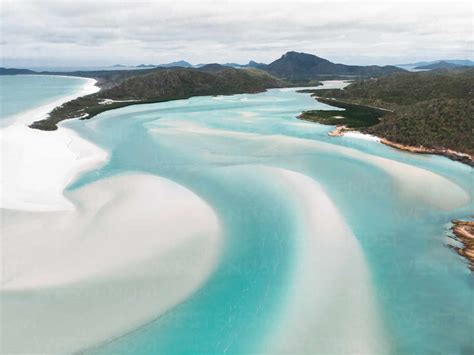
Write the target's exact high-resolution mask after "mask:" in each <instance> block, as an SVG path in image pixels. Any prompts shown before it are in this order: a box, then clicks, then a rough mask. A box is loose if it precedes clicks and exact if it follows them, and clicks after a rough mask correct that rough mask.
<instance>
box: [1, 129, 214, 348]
mask: <svg viewBox="0 0 474 355" xmlns="http://www.w3.org/2000/svg"><path fill="white" fill-rule="evenodd" d="M53 135H54V134H53ZM68 197H69V198H70V199H71V201H72V202H73V203H74V205H76V206H77V207H78V208H77V209H75V210H73V211H60V212H41V213H38V212H23V211H22V212H20V211H5V213H4V216H3V217H4V218H3V219H4V223H3V224H2V233H1V236H2V246H3V250H2V257H3V266H4V270H3V273H2V276H3V280H2V291H1V303H2V310H3V312H2V315H1V322H2V324H3V327H2V330H1V331H2V338H3V343H2V352H3V353H33V352H34V353H71V352H75V351H79V350H81V349H83V348H85V347H89V346H93V345H95V344H97V343H100V342H102V341H104V340H106V339H110V338H112V337H116V336H120V335H121V334H123V333H125V332H127V331H129V330H131V329H136V328H137V327H139V326H141V325H143V324H145V323H147V322H149V321H151V320H153V319H154V318H156V317H158V316H159V315H160V314H162V313H163V312H165V311H166V310H168V309H169V308H171V307H173V306H174V305H176V304H177V303H179V302H181V301H183V300H184V299H186V298H187V297H189V295H190V294H192V293H193V292H194V291H195V290H196V289H197V288H198V287H199V286H200V285H201V284H202V283H203V282H204V281H205V279H206V278H207V277H208V275H209V274H210V273H211V272H212V270H213V268H214V267H215V265H216V263H217V260H218V254H219V250H220V242H221V240H220V238H219V231H220V227H219V223H218V220H217V217H216V216H215V214H214V212H213V211H212V209H211V208H210V207H209V206H208V205H207V204H206V203H205V202H204V201H203V200H201V199H200V198H199V197H197V196H196V195H194V194H193V193H192V192H191V191H189V190H187V189H185V188H184V187H182V186H180V185H178V184H176V183H174V182H172V181H169V180H166V179H163V178H158V177H155V176H149V175H122V176H117V177H112V178H109V179H105V180H100V181H98V182H95V183H92V184H89V185H87V186H85V187H82V188H80V189H78V190H76V191H73V192H70V193H68ZM189 265H192V268H190V267H189Z"/></svg>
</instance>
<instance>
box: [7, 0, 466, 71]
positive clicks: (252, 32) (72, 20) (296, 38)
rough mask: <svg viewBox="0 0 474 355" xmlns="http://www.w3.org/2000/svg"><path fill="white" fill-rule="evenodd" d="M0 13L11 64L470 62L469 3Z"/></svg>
mask: <svg viewBox="0 0 474 355" xmlns="http://www.w3.org/2000/svg"><path fill="white" fill-rule="evenodd" d="M0 14H1V19H2V25H1V28H2V38H1V44H0V48H1V52H2V64H1V65H2V66H10V67H11V66H17V67H44V66H52V67H54V66H109V65H114V64H124V65H138V64H142V63H144V64H162V63H168V62H173V61H177V60H186V61H188V62H190V63H192V64H198V63H209V62H218V63H226V62H234V63H240V64H243V63H247V62H248V61H249V60H255V61H257V62H264V63H269V62H271V61H273V60H275V59H277V58H279V57H280V56H281V55H282V54H283V53H285V52H287V51H297V52H305V53H311V54H315V55H317V56H320V57H323V58H326V59H328V60H331V61H333V62H338V63H346V64H379V65H387V64H401V63H411V62H418V61H433V60H441V59H472V58H473V39H472V16H473V7H472V5H471V4H470V2H456V3H453V2H446V1H445V2H436V3H430V2H427V1H418V2H414V3H411V2H407V1H401V2H400V1H387V2H384V3H380V2H374V1H369V2H364V3H346V2H341V1H333V2H330V3H329V2H320V1H311V2H309V1H291V2H290V1H282V2H277V3H275V2H269V1H266V0H260V1H254V2H248V1H243V2H242V1H239V2H235V1H228V2H218V1H203V2H201V1H200V2H199V4H197V3H195V2H194V3H193V2H189V1H174V2H170V1H159V2H153V1H138V2H132V1H129V0H125V1H113V0H105V1H102V2H101V3H100V4H99V3H95V2H92V1H83V2H76V1H69V0H63V1H57V0H55V1H50V0H43V1H41V0H40V1H31V0H26V1H21V2H18V1H12V0H4V1H3V2H2V6H1V7H0Z"/></svg>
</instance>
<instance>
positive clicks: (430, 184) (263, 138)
mask: <svg viewBox="0 0 474 355" xmlns="http://www.w3.org/2000/svg"><path fill="white" fill-rule="evenodd" d="M163 121H164V122H163V125H162V123H161V121H160V123H159V124H157V125H154V126H151V128H150V131H151V132H152V133H154V134H155V135H156V136H157V137H159V139H160V144H166V142H167V140H170V144H174V143H173V142H174V137H175V136H176V135H179V136H180V137H181V138H183V135H187V140H188V142H189V144H192V145H193V147H194V148H193V149H194V151H197V150H199V149H201V150H202V154H206V155H207V156H209V154H212V155H213V156H214V157H215V159H216V162H226V163H232V159H231V156H230V155H229V148H228V141H227V140H226V139H227V138H228V139H234V138H235V139H238V140H239V142H242V140H244V139H245V140H247V141H248V142H249V143H250V144H252V145H254V148H253V151H254V152H255V153H254V158H256V159H260V158H264V159H269V158H271V157H272V156H278V157H280V158H283V157H284V156H285V155H286V156H293V155H298V154H302V153H307V152H308V150H309V149H314V150H315V151H317V152H319V153H325V152H326V153H338V154H340V155H343V156H346V157H348V158H350V159H356V160H358V161H361V162H363V163H368V164H371V165H373V166H375V167H377V168H378V169H381V170H382V171H384V172H385V173H386V174H388V175H389V177H390V178H391V179H392V181H393V182H394V185H395V187H396V192H397V193H398V194H401V195H403V196H404V197H406V198H408V199H411V200H413V201H414V202H416V203H420V202H422V203H425V204H427V205H429V206H430V207H436V208H439V209H441V210H449V209H452V208H456V207H460V206H464V205H466V204H467V203H468V202H469V201H470V196H469V194H468V192H467V191H465V190H463V189H462V188H461V187H460V186H458V185H457V184H455V183H454V182H452V181H451V180H449V179H447V178H445V177H444V176H441V175H439V174H436V173H434V172H432V171H429V170H426V169H422V168H419V167H416V166H413V165H410V164H406V163H402V162H399V161H396V160H391V159H387V158H383V157H380V156H377V155H372V154H368V153H364V152H361V151H359V150H357V149H353V148H348V147H343V146H340V145H336V144H331V143H326V142H321V141H315V140H310V139H304V138H296V137H289V136H284V135H263V134H256V133H246V132H235V131H231V130H224V129H213V128H208V127H204V126H202V125H199V124H198V123H196V122H188V121H182V122H179V123H177V122H171V121H169V122H166V121H165V120H163ZM203 136H206V137H207V139H208V140H209V139H214V138H213V137H215V140H213V141H212V145H213V146H214V147H219V146H222V152H220V150H219V149H218V148H215V149H213V151H212V153H211V152H209V141H203V139H202V137H203ZM175 149H176V148H175ZM183 149H186V148H185V147H184V148H183ZM223 153H225V154H223ZM234 154H235V155H234V157H235V159H234V160H235V161H240V158H239V156H240V155H241V153H240V152H239V148H238V146H236V148H235V152H234Z"/></svg>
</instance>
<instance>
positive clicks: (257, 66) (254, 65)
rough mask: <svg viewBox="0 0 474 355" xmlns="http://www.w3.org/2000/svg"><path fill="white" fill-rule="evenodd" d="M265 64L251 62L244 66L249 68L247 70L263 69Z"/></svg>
mask: <svg viewBox="0 0 474 355" xmlns="http://www.w3.org/2000/svg"><path fill="white" fill-rule="evenodd" d="M265 66H266V64H264V63H257V62H255V61H253V60H251V61H250V62H248V64H247V65H246V67H249V68H263V67H265Z"/></svg>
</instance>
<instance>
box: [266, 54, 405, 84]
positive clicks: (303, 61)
mask: <svg viewBox="0 0 474 355" xmlns="http://www.w3.org/2000/svg"><path fill="white" fill-rule="evenodd" d="M259 68H261V69H263V70H265V71H267V72H269V73H270V74H272V75H274V76H276V77H279V78H282V79H285V80H291V81H307V80H311V79H320V80H321V79H325V78H333V77H352V78H354V77H378V76H382V75H388V74H392V73H399V72H405V70H404V69H401V68H398V67H395V66H390V65H388V66H378V65H369V66H360V65H346V64H337V63H333V62H330V61H329V60H327V59H324V58H320V57H318V56H315V55H312V54H307V53H298V52H288V53H285V54H284V55H283V56H281V58H279V59H277V60H275V61H274V62H272V63H270V64H268V65H264V66H259Z"/></svg>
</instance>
